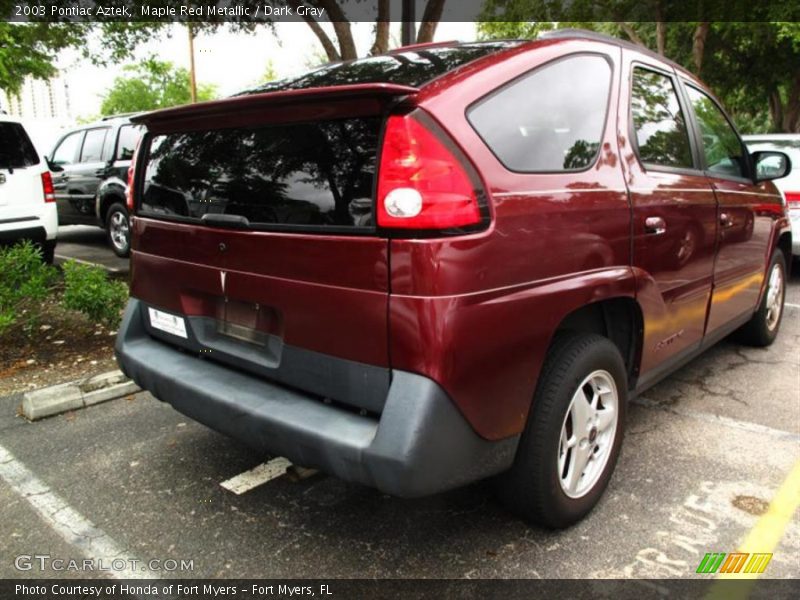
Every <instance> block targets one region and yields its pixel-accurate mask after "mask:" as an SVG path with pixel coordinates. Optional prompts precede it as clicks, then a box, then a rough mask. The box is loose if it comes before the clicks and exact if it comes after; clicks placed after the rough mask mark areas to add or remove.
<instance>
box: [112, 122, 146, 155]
mask: <svg viewBox="0 0 800 600" xmlns="http://www.w3.org/2000/svg"><path fill="white" fill-rule="evenodd" d="M140 137H142V128H141V127H139V126H138V125H123V126H122V127H120V128H119V141H118V142H117V156H116V158H117V160H131V159H132V158H133V151H134V150H136V144H137V143H138V142H139V138H140Z"/></svg>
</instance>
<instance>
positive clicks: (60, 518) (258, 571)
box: [0, 230, 800, 578]
mask: <svg viewBox="0 0 800 600" xmlns="http://www.w3.org/2000/svg"><path fill="white" fill-rule="evenodd" d="M97 231H100V230H97ZM65 246H67V244H63V245H62V246H60V248H64V247H65ZM786 302H787V306H786V312H785V315H784V320H783V324H782V331H781V334H780V336H779V338H778V340H777V342H776V343H775V344H774V345H773V346H772V347H771V348H769V349H765V350H762V349H752V348H745V347H742V346H739V345H737V344H736V343H734V342H732V341H724V342H722V343H720V344H718V345H717V346H716V347H714V348H713V349H711V350H710V351H709V352H707V353H706V354H705V355H704V356H702V357H701V358H699V359H698V360H696V361H694V362H693V363H691V364H690V365H688V366H686V367H685V368H683V369H681V370H680V371H679V372H677V373H675V374H674V375H673V376H671V377H670V378H668V379H667V380H665V381H664V382H662V383H661V384H659V385H658V386H657V387H656V388H654V389H652V390H650V391H649V392H647V393H646V394H645V395H644V397H642V398H639V399H637V400H636V401H635V403H634V405H633V406H632V408H631V410H630V412H629V419H628V424H627V437H626V440H625V444H624V447H623V451H622V456H621V459H620V462H619V464H618V467H617V470H616V474H615V476H614V478H613V480H612V482H611V485H610V487H609V489H608V491H607V493H606V495H605V498H604V500H603V501H602V502H601V503H600V505H599V506H598V508H597V509H596V510H595V511H594V512H593V513H592V514H591V515H590V516H589V517H588V518H587V519H586V520H585V521H583V522H582V523H580V524H578V525H576V526H574V527H572V528H571V529H569V530H566V531H562V532H550V531H543V530H540V529H535V528H531V527H528V526H527V525H526V524H525V523H523V522H521V521H520V520H518V519H516V518H514V517H512V516H510V515H509V514H508V513H506V512H504V510H503V509H502V507H501V506H500V505H499V504H497V503H496V502H495V500H494V497H493V494H492V487H491V485H490V484H489V483H481V484H477V485H473V486H470V487H467V488H464V489H461V490H456V491H453V492H449V493H446V494H442V495H439V496H436V497H432V498H427V499H423V500H399V499H395V498H391V497H387V496H384V495H382V494H380V493H379V492H376V491H374V490H371V489H368V488H365V487H361V486H358V485H351V484H347V483H344V482H342V481H339V480H337V479H334V478H331V477H326V476H321V475H317V476H314V477H311V478H309V479H305V480H303V481H300V482H292V481H290V480H289V479H288V478H286V477H279V478H276V479H273V480H271V481H269V482H267V483H265V484H263V485H260V486H258V487H255V488H254V489H252V490H250V491H248V492H246V493H244V494H242V495H235V494H233V493H231V492H230V491H227V490H226V489H224V488H222V487H221V486H220V483H221V482H223V481H226V480H228V479H230V478H232V477H234V476H236V475H237V474H240V473H242V472H244V471H247V470H249V469H251V468H253V467H255V466H257V465H259V464H260V463H262V462H264V461H265V460H266V458H267V457H264V456H258V455H254V454H253V453H252V452H250V451H249V450H248V449H247V448H246V447H244V446H242V445H240V444H238V443H237V442H234V441H231V440H229V439H227V438H225V437H223V436H222V435H219V434H217V433H215V432H213V431H211V430H209V429H207V428H205V427H203V426H201V425H198V424H196V423H194V422H192V421H190V420H188V419H187V418H185V417H183V416H182V415H180V414H179V413H177V412H175V411H174V410H172V409H171V408H170V407H169V406H167V405H164V404H161V403H160V402H158V401H157V400H155V399H154V398H153V397H152V396H150V395H149V394H147V393H140V394H137V395H135V396H132V397H128V398H125V399H119V400H115V401H112V402H109V403H106V404H102V405H98V406H94V407H90V408H88V409H85V410H82V411H77V412H75V413H68V414H66V415H61V416H58V417H53V418H50V419H46V420H44V421H40V422H36V423H33V424H32V423H28V422H26V421H24V420H23V419H22V418H20V417H18V416H16V408H17V405H18V402H19V401H18V398H15V397H7V398H4V399H0V431H1V432H2V433H0V439H1V440H2V441H1V442H0V472H2V474H3V475H4V476H3V477H2V478H0V549H1V550H2V556H3V557H4V559H3V560H2V561H0V577H2V578H16V577H21V576H23V577H31V576H33V577H42V576H45V577H56V576H61V577H63V576H67V577H79V576H82V575H84V574H81V573H74V572H64V571H55V570H53V569H52V568H45V569H44V570H40V569H39V568H38V566H34V568H33V569H32V570H29V571H19V570H18V569H17V568H16V567H15V565H14V557H17V556H20V555H32V554H48V555H50V556H52V557H61V558H64V559H70V558H74V559H77V560H80V559H83V558H84V557H86V556H88V557H97V556H98V555H104V554H107V555H111V556H113V555H114V554H118V555H120V554H121V555H124V556H127V557H136V558H137V559H139V560H143V561H149V560H151V559H157V560H160V561H165V560H168V559H173V560H176V561H178V562H180V561H181V560H184V561H192V567H193V568H192V569H191V570H189V569H188V568H187V569H185V570H183V571H181V570H177V571H172V572H170V573H168V575H169V576H172V577H248V578H260V577H269V578H288V577H318V578H334V577H337V578H339V577H358V578H373V577H374V578H388V577H426V578H427V577H433V578H462V577H472V578H500V577H503V578H539V577H541V578H588V577H614V578H628V577H641V578H653V577H670V578H683V577H710V576H708V575H696V574H695V571H696V569H697V566H698V564H699V563H700V561H701V559H702V558H703V556H704V555H705V553H707V552H734V551H735V550H736V549H737V548H740V547H741V545H742V544H743V542H745V541H746V540H749V543H751V544H756V546H757V547H755V548H751V551H753V552H772V553H773V554H774V556H773V558H772V561H771V562H770V563H769V565H768V569H767V571H766V572H765V575H764V577H796V576H797V573H798V556H800V554H799V553H800V519H799V518H798V514H797V512H795V513H794V514H793V516H791V517H790V518H789V519H788V523H785V522H784V523H780V522H778V523H776V521H775V520H774V519H773V520H772V521H770V520H769V519H766V520H765V519H762V518H761V517H762V516H763V514H764V512H765V511H766V510H767V507H768V506H769V504H770V502H772V501H773V500H774V499H775V497H776V493H777V492H778V490H783V492H782V494H783V497H784V498H785V497H786V490H787V489H788V490H789V498H790V499H791V498H792V497H793V496H794V493H795V492H793V491H792V489H793V488H792V487H791V486H792V485H794V486H797V485H798V479H800V470H799V469H798V464H800V462H798V461H800V269H798V268H797V267H795V269H794V271H793V274H792V278H791V281H790V284H789V290H788V294H787V298H786ZM9 474H10V475H9ZM787 486H789V487H788V488H787ZM784 509H785V507H784ZM792 510H793V509H792ZM790 514H791V513H790ZM778 521H780V520H778Z"/></svg>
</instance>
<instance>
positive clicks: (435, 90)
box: [116, 31, 791, 527]
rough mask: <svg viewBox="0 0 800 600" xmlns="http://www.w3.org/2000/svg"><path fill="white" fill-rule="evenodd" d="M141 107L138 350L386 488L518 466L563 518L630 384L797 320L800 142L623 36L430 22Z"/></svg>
mask: <svg viewBox="0 0 800 600" xmlns="http://www.w3.org/2000/svg"><path fill="white" fill-rule="evenodd" d="M134 121H135V122H137V123H141V124H143V125H144V126H145V127H146V133H145V135H144V138H143V141H142V144H141V147H140V150H139V152H138V155H137V159H136V161H135V165H136V166H135V169H134V170H133V171H132V172H133V180H132V182H131V184H130V185H129V189H130V190H131V196H130V200H129V206H130V207H131V208H132V210H133V211H134V213H135V217H134V219H133V252H132V258H131V261H132V269H131V273H132V284H131V285H132V287H131V295H132V299H131V300H130V303H129V305H128V308H127V310H126V313H125V316H124V320H123V324H122V326H121V327H120V331H119V335H118V338H117V343H116V355H117V358H118V361H119V363H120V365H121V367H122V369H123V371H124V372H125V373H126V374H127V375H129V376H130V377H132V378H133V379H134V380H135V381H136V382H137V383H138V384H139V385H140V386H141V387H142V388H144V389H146V390H149V391H151V392H152V393H153V395H155V396H156V397H157V398H159V399H161V400H163V401H166V402H168V403H170V404H171V405H172V406H174V407H175V408H176V409H177V410H179V411H181V412H183V413H184V414H186V415H188V416H190V417H191V418H194V419H196V420H198V421H200V422H202V423H205V424H206V425H208V426H210V427H212V428H214V429H216V430H218V431H221V432H223V433H226V434H229V435H231V436H233V437H235V438H238V439H240V440H244V441H245V442H247V443H249V444H250V445H251V446H252V447H253V448H255V449H256V450H257V451H259V452H263V453H265V454H269V455H273V456H274V455H281V456H285V457H287V458H288V459H290V460H291V461H294V462H296V463H297V464H300V465H305V466H311V467H316V468H318V469H321V470H322V471H324V472H326V473H329V474H333V475H336V476H338V477H341V478H343V479H346V480H349V481H354V482H359V483H362V484H366V485H370V486H374V487H376V488H378V489H379V490H381V491H383V492H385V493H388V494H393V495H397V496H404V497H415V496H424V495H427V494H433V493H437V492H440V491H443V490H448V489H452V488H455V487H458V486H461V485H464V484H467V483H470V482H473V481H476V480H479V479H482V478H487V477H490V476H498V475H499V476H500V477H498V479H497V481H498V486H499V489H500V492H501V496H502V497H503V498H504V499H505V501H506V502H507V504H508V506H510V507H511V508H512V509H513V510H515V511H516V512H517V513H518V514H520V515H522V516H523V517H525V518H526V519H529V520H530V521H531V522H535V523H540V524H543V525H546V526H549V527H564V526H567V525H569V524H571V523H574V522H575V521H577V520H578V519H580V518H582V517H583V516H584V515H585V514H587V512H588V511H589V510H591V509H592V507H593V506H594V505H595V504H596V503H597V502H598V500H599V498H600V496H601V494H602V493H603V490H604V489H605V487H606V485H607V484H608V482H609V479H610V477H611V474H612V471H613V469H614V465H615V463H616V460H617V456H618V454H619V450H620V445H621V443H622V438H623V434H624V426H625V414H626V410H627V404H628V400H629V398H630V397H631V396H633V395H635V394H640V393H641V392H643V391H644V390H646V389H647V388H649V387H650V386H652V385H653V384H655V383H656V382H657V381H659V380H660V379H662V378H663V377H665V376H666V375H668V374H669V373H671V372H672V371H674V370H675V369H677V368H678V367H680V366H681V365H683V364H685V363H686V362H687V361H688V360H690V359H691V358H693V357H695V356H697V355H698V354H699V353H700V352H702V351H703V350H705V349H706V348H708V347H709V346H711V345H712V344H714V343H715V342H717V341H718V340H720V339H722V338H723V337H725V336H727V335H728V334H730V333H732V332H734V331H736V330H739V332H740V335H741V336H742V338H743V339H745V340H746V341H747V342H749V343H751V344H755V345H760V346H766V345H768V344H770V343H772V341H773V340H774V339H775V336H776V335H777V333H778V329H779V327H780V321H781V315H782V307H783V297H784V290H785V280H786V264H787V260H788V256H789V252H790V248H791V233H790V230H789V221H788V219H787V217H786V214H785V211H784V209H783V207H782V205H781V199H780V195H779V194H778V191H777V190H776V188H775V186H774V185H773V184H772V183H771V182H769V181H767V179H768V178H772V177H778V176H780V175H782V174H783V172H782V171H781V170H780V169H777V170H776V171H774V172H772V173H771V174H770V175H769V177H764V178H762V177H760V176H758V175H756V174H757V173H759V172H760V171H759V165H761V164H762V163H764V162H765V161H767V162H769V161H778V162H780V161H784V162H783V164H784V170H785V165H786V156H785V155H784V154H782V153H780V152H760V153H754V154H748V152H747V151H746V149H745V146H744V145H743V143H742V141H741V138H740V137H739V134H738V133H737V132H736V130H735V128H734V127H733V125H732V124H731V121H730V119H729V118H728V117H727V116H726V114H725V113H724V112H723V111H722V109H721V108H720V106H719V104H718V103H717V101H716V100H715V99H714V97H713V96H712V95H711V93H710V92H709V91H708V90H707V88H705V87H704V86H703V85H702V84H701V83H700V82H699V81H698V80H697V79H696V78H695V77H693V76H692V75H691V74H690V73H688V72H687V71H685V70H683V69H681V68H680V67H678V66H676V65H674V64H672V63H670V62H667V61H665V60H664V59H663V58H662V57H660V56H658V55H656V54H653V53H650V52H648V51H646V50H643V49H642V48H640V47H638V46H633V45H630V44H626V43H623V42H620V41H618V40H615V39H613V38H607V37H604V36H598V35H596V34H590V33H586V32H575V31H566V32H558V33H555V34H548V35H546V36H544V37H542V38H540V39H538V40H536V41H503V42H480V43H448V44H433V45H426V46H422V47H411V48H407V49H400V50H398V51H395V52H391V53H389V54H386V55H383V56H377V57H371V58H364V59H359V60H355V61H348V62H342V63H335V64H332V65H329V66H325V67H323V68H321V69H319V70H316V71H313V72H311V73H309V74H306V75H303V76H301V77H298V78H295V79H289V80H285V81H282V82H279V83H275V84H271V85H269V86H266V87H265V88H262V89H260V90H254V91H253V92H252V93H249V94H245V95H242V96H239V97H234V98H230V99H225V100H220V101H215V102H208V103H204V104H195V105H191V106H184V107H179V108H173V109H168V110H162V111H158V112H153V113H150V114H146V115H142V116H139V117H137V118H136V119H134ZM354 207H355V208H356V209H357V210H354ZM365 211H370V213H371V214H369V215H365ZM748 223H751V225H748ZM689 230H694V231H696V232H697V233H696V234H695V236H694V238H693V241H692V243H691V245H690V246H691V247H690V248H688V247H687V245H686V244H685V243H682V240H684V239H685V236H686V232H687V231H689ZM679 253H682V254H679ZM668 452H669V449H665V453H666V454H668ZM666 454H665V455H666Z"/></svg>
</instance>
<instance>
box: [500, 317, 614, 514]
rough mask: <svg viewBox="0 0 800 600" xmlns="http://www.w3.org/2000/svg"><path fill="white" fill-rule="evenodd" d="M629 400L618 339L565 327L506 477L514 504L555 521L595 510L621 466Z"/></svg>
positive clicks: (503, 488)
mask: <svg viewBox="0 0 800 600" xmlns="http://www.w3.org/2000/svg"><path fill="white" fill-rule="evenodd" d="M626 404H627V376H626V371H625V363H624V361H623V360H622V356H621V355H620V353H619V350H618V349H617V347H616V346H615V345H614V344H612V343H611V342H610V341H609V340H608V339H606V338H604V337H602V336H599V335H594V334H578V333H569V332H567V333H562V334H559V336H558V337H557V338H556V340H555V341H554V343H553V346H552V348H551V349H550V352H549V353H548V357H547V359H546V361H545V364H544V366H543V368H542V373H541V375H540V378H539V384H538V386H537V390H536V394H535V397H534V401H533V407H532V410H531V413H530V415H529V417H528V423H527V426H526V428H525V431H524V432H523V434H522V439H521V440H520V444H519V448H518V449H517V456H516V458H515V460H514V465H513V466H512V467H511V470H510V471H509V472H508V473H506V474H504V475H503V476H502V477H501V478H500V481H499V484H500V494H501V497H502V498H503V500H504V501H505V503H506V504H507V505H508V506H509V508H511V510H513V511H514V512H516V513H517V514H519V515H520V516H522V517H523V518H525V519H526V520H528V521H531V522H532V523H535V524H537V525H542V526H544V527H550V528H561V527H567V526H569V525H572V524H573V523H575V522H576V521H579V520H580V519H582V518H583V517H584V516H585V515H586V514H587V513H589V511H591V510H592V508H594V506H595V505H596V504H597V502H598V501H599V499H600V497H601V496H602V494H603V491H604V490H605V488H606V486H607V485H608V482H609V480H610V479H611V474H612V473H613V471H614V467H615V465H616V461H617V457H618V455H619V450H620V446H621V444H622V438H623V435H624V431H623V428H624V424H625V412H626Z"/></svg>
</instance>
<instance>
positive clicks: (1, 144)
mask: <svg viewBox="0 0 800 600" xmlns="http://www.w3.org/2000/svg"><path fill="white" fill-rule="evenodd" d="M38 164H39V155H38V154H37V153H36V149H35V148H34V147H33V144H32V143H31V140H30V138H29V137H28V134H27V133H25V129H24V128H23V127H22V125H20V124H19V123H0V169H6V168H8V167H11V168H12V169H21V168H23V167H30V166H32V165H38Z"/></svg>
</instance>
